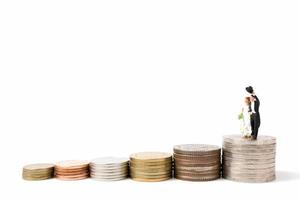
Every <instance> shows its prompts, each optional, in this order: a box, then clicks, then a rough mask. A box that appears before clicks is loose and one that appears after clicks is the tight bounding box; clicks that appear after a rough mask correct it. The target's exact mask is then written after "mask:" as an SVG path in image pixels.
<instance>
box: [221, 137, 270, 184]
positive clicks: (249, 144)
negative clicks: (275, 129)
mask: <svg viewBox="0 0 300 200" xmlns="http://www.w3.org/2000/svg"><path fill="white" fill-rule="evenodd" d="M275 156H276V138H274V137H271V136H264V135H261V136H259V137H258V138H257V140H248V139H245V138H242V137H241V136H240V135H226V136H224V137H223V177H224V178H226V179H230V180H234V181H241V182H268V181H272V180H274V179H275Z"/></svg>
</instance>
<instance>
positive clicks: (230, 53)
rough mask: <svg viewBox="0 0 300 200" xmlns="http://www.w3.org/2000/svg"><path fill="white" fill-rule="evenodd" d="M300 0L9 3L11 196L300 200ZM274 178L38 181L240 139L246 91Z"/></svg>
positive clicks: (4, 151)
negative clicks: (273, 146)
mask: <svg viewBox="0 0 300 200" xmlns="http://www.w3.org/2000/svg"><path fill="white" fill-rule="evenodd" d="M299 10H300V2H299V1H298V0H295V1H292V0H282V1H278V0H270V1H268V0H252V1H244V0H236V1H235V0H221V1H217V0H209V1H201V0H196V1H189V0H181V1H176V0H172V1H165V0H151V1H145V0H136V1H132V0H122V1H115V0H109V1H101V0H96V1H89V0H85V1H76V0H72V1H65V0H51V1H43V0H36V1H32V0H27V1H14V0H1V1H0V134H1V139H0V154H1V157H0V158H1V170H0V175H1V176H0V181H1V191H0V198H1V199H32V200H34V199H51V200H53V199H62V198H66V199H83V198H84V199H112V198H113V199H116V198H122V199H123V198H125V199H129V198H130V199H158V198H168V199H182V198H186V197H189V198H193V199H204V198H210V197H212V198H213V199H217V198H219V199H220V198H222V199H223V198H225V199H229V198H230V199H251V200H252V199H254V198H256V199H257V198H268V199H270V198H272V199H275V198H280V199H282V198H285V197H287V195H289V199H299V192H298V191H299V190H298V191H297V189H299V183H300V174H299V173H300V171H299V164H300V161H299V148H298V146H299V139H300V132H299V113H300V110H299V102H300V96H299V85H300V81H299V72H298V69H299V67H300V57H299V55H300V12H299ZM248 85H253V87H254V88H255V90H256V93H257V95H258V96H259V97H260V99H261V117H262V124H261V128H260V132H259V134H266V135H273V136H276V137H277V140H278V146H277V165H276V167H277V180H276V181H275V182H272V183H266V184H246V183H237V182H231V181H227V180H218V181H212V182H196V183H194V182H185V181H179V180H170V181H166V182H160V183H141V182H134V181H132V180H125V181H120V182H108V183H107V182H98V181H93V180H83V181H77V182H66V181H58V180H55V179H53V180H49V181H40V182H28V181H23V180H22V178H21V173H22V167H23V165H25V164H29V163H36V162H56V161H60V160H64V159H92V158H95V157H99V156H109V155H112V156H129V154H131V153H134V152H139V151H149V150H150V151H165V152H170V153H171V152H172V148H173V145H175V144H181V143H206V144H217V145H221V144H222V135H224V134H233V133H236V134H239V121H238V120H237V114H238V112H239V111H240V108H241V105H242V101H243V97H244V96H245V94H246V93H245V90H244V88H245V86H248Z"/></svg>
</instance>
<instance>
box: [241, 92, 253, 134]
mask: <svg viewBox="0 0 300 200" xmlns="http://www.w3.org/2000/svg"><path fill="white" fill-rule="evenodd" d="M244 102H245V104H244V106H243V108H242V111H241V113H240V114H239V116H238V119H239V120H240V122H241V127H240V129H241V133H242V136H243V137H244V138H251V132H252V129H251V118H250V117H251V108H250V106H251V100H250V97H245V101H244Z"/></svg>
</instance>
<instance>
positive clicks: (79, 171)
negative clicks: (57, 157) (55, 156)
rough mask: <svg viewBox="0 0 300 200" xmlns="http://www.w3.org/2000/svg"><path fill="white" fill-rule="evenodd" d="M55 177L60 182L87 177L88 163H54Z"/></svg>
mask: <svg viewBox="0 0 300 200" xmlns="http://www.w3.org/2000/svg"><path fill="white" fill-rule="evenodd" d="M55 177H56V178H58V179H61V180H81V179H85V178H88V177H89V162H88V161H80V160H66V161H61V162H58V163H56V165H55Z"/></svg>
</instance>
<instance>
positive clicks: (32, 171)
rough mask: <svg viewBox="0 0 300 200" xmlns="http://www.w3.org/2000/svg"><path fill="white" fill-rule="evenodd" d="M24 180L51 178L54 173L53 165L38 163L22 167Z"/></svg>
mask: <svg viewBox="0 0 300 200" xmlns="http://www.w3.org/2000/svg"><path fill="white" fill-rule="evenodd" d="M22 175H23V179H24V180H31V181H33V180H44V179H49V178H52V177H53V175H54V165H53V164H48V163H38V164H31V165H26V166H24V167H23V174H22Z"/></svg>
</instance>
